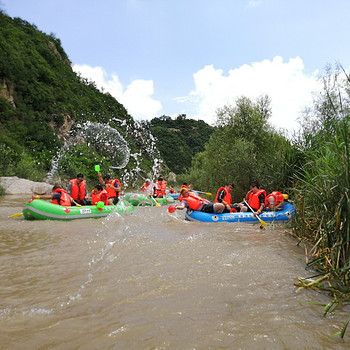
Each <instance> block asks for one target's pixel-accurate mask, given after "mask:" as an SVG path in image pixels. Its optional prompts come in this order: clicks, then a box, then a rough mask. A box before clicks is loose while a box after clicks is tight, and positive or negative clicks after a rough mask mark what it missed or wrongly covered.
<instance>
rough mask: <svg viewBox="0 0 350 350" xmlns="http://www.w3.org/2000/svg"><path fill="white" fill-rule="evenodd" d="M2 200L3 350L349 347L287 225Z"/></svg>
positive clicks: (343, 314) (340, 320)
mask: <svg viewBox="0 0 350 350" xmlns="http://www.w3.org/2000/svg"><path fill="white" fill-rule="evenodd" d="M26 199H28V198H24V199H23V198H21V197H20V196H14V195H12V196H3V197H0V225H1V228H0V280H1V287H0V348H1V349H11V350H12V349H21V350H23V349H65V350H66V349H84V350H85V349H118V350H119V349H128V350H129V349H154V350H155V349H189V350H190V349H248V350H249V349H348V348H349V341H350V335H349V331H348V332H347V333H346V334H345V337H344V339H341V338H340V337H339V336H336V337H333V338H332V337H330V336H331V335H332V334H334V333H335V332H337V331H339V330H340V329H341V327H342V325H343V324H344V322H345V320H346V319H347V318H348V310H347V311H346V310H339V311H337V312H336V313H334V314H329V315H327V316H326V317H324V316H323V314H322V307H321V306H318V305H315V304H312V303H310V302H320V303H327V302H328V301H329V299H328V297H327V296H326V295H325V294H322V293H318V292H315V291H305V290H303V291H300V292H298V293H297V292H296V288H295V287H294V285H293V283H295V282H297V277H305V276H310V275H311V274H312V272H308V271H306V270H305V259H304V251H303V248H301V247H299V246H297V244H296V243H297V242H296V240H295V239H294V238H292V237H291V236H290V235H288V234H287V233H286V232H285V226H284V225H283V224H282V225H281V226H278V227H277V226H276V227H271V226H269V227H268V228H267V229H265V230H261V229H260V228H259V225H252V224H235V223H222V224H221V223H218V224H211V223H196V222H189V221H185V220H184V212H183V211H182V212H180V211H177V212H176V213H174V214H168V212H167V207H166V206H164V207H138V208H136V209H135V211H134V212H133V213H131V214H127V215H119V214H112V215H111V216H110V217H107V218H103V219H95V220H94V219H88V220H75V221H70V222H59V221H27V220H24V219H23V217H16V218H9V217H8V216H9V215H11V214H14V213H19V212H21V211H22V208H23V205H24V204H25V201H26Z"/></svg>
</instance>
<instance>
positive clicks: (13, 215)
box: [9, 213, 23, 218]
mask: <svg viewBox="0 0 350 350" xmlns="http://www.w3.org/2000/svg"><path fill="white" fill-rule="evenodd" d="M22 215H23V213H17V214H12V215H10V216H9V218H17V217H19V216H22Z"/></svg>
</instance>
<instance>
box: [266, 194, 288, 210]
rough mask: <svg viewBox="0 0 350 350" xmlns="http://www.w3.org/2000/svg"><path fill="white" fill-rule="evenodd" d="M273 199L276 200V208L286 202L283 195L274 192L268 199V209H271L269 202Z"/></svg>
mask: <svg viewBox="0 0 350 350" xmlns="http://www.w3.org/2000/svg"><path fill="white" fill-rule="evenodd" d="M271 197H273V198H274V204H273V206H274V207H277V206H278V205H279V204H281V203H283V202H284V197H283V194H282V193H281V192H278V191H273V192H271V193H270V194H269V195H268V196H267V197H266V202H267V206H268V207H271V205H270V201H269V199H270V198H271Z"/></svg>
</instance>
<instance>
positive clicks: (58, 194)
mask: <svg viewBox="0 0 350 350" xmlns="http://www.w3.org/2000/svg"><path fill="white" fill-rule="evenodd" d="M32 198H33V199H51V203H52V204H57V205H62V206H64V207H70V206H71V201H70V198H69V195H68V194H67V191H65V190H64V189H63V188H62V187H61V186H59V185H54V186H53V187H52V193H51V194H44V195H33V196H32Z"/></svg>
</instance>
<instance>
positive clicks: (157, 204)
mask: <svg viewBox="0 0 350 350" xmlns="http://www.w3.org/2000/svg"><path fill="white" fill-rule="evenodd" d="M150 198H151V199H152V201H153V202H154V203H155V204H156V206H157V207H161V205H160V204H159V203H158V202H157V200H156V199H154V198H153V197H150Z"/></svg>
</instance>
